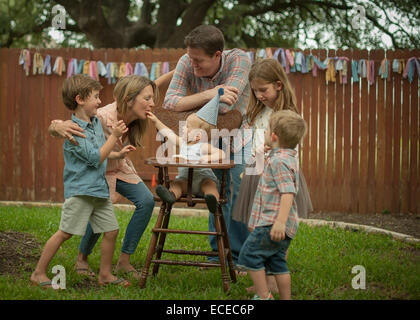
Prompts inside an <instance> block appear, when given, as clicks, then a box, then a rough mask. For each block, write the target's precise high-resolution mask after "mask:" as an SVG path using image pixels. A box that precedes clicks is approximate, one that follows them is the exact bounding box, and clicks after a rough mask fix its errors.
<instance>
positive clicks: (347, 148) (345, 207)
mask: <svg viewBox="0 0 420 320" xmlns="http://www.w3.org/2000/svg"><path fill="white" fill-rule="evenodd" d="M343 56H344V57H347V58H349V61H348V62H347V84H343V86H344V104H343V109H344V111H343V112H344V114H343V122H344V123H343V172H342V175H343V177H342V181H340V180H339V182H341V183H342V188H343V192H342V194H343V197H342V209H341V211H343V212H351V209H350V207H351V136H350V133H351V125H352V114H351V98H352V97H351V87H352V85H351V58H352V53H351V51H350V50H345V51H344V52H343ZM337 187H339V186H337Z"/></svg>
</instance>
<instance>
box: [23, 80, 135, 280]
mask: <svg viewBox="0 0 420 320" xmlns="http://www.w3.org/2000/svg"><path fill="white" fill-rule="evenodd" d="M101 89H102V86H101V84H100V83H99V82H97V81H95V80H93V79H91V78H89V77H88V76H85V75H75V76H72V77H70V78H68V79H66V80H65V81H64V83H63V91H62V96H63V102H64V104H65V105H66V107H67V108H68V109H70V110H71V111H72V113H73V114H72V120H73V121H74V122H75V123H77V124H78V125H79V126H80V127H81V128H83V129H84V134H85V135H86V138H80V137H77V136H75V137H74V138H75V139H76V142H77V145H75V144H74V143H71V142H69V140H66V141H65V142H64V145H63V151H64V162H65V165H64V175H63V181H64V198H65V202H64V204H63V208H62V212H61V221H60V227H59V230H58V231H57V232H56V233H55V234H54V235H53V236H52V237H51V238H50V239H49V240H48V241H47V243H46V244H45V247H44V250H43V251H42V254H41V258H40V259H39V261H38V264H37V266H36V269H35V271H34V272H33V273H32V275H31V282H32V283H33V284H34V285H39V286H41V287H51V280H50V279H49V278H48V276H47V269H48V265H49V263H50V261H51V260H52V258H53V257H54V255H55V254H56V252H57V250H58V249H59V248H60V246H61V245H62V243H63V242H64V241H66V240H68V239H70V238H71V237H72V235H74V234H76V235H80V236H82V235H84V233H85V231H86V226H87V224H88V222H90V223H91V225H92V228H93V231H94V232H95V233H104V236H103V239H102V244H101V263H100V271H99V276H98V282H99V284H100V285H105V284H117V285H122V286H124V287H127V286H129V285H130V283H129V282H128V281H125V280H123V279H118V278H117V277H115V276H114V275H112V273H111V267H112V257H113V254H114V247H115V241H116V239H117V235H118V222H117V219H116V217H115V214H114V209H113V206H112V202H111V200H110V199H109V190H108V184H107V182H106V179H105V170H106V163H107V160H106V158H107V157H108V156H117V155H111V150H112V148H113V147H114V145H115V143H116V142H117V139H119V138H120V137H121V136H122V135H123V134H124V133H125V132H127V130H128V129H127V128H126V126H125V124H124V122H123V121H119V122H118V124H117V126H116V127H115V128H114V129H113V132H112V135H111V136H110V137H109V138H108V140H106V141H105V136H104V133H103V130H102V126H101V123H100V121H99V119H98V118H97V117H96V112H97V109H98V107H99V106H100V104H101V100H100V99H99V91H100V90H101ZM126 152H127V151H126Z"/></svg>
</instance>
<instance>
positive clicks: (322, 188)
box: [315, 49, 327, 211]
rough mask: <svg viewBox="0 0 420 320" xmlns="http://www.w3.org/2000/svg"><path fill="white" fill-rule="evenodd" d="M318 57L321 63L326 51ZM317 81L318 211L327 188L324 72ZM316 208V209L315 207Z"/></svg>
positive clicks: (321, 52) (323, 205)
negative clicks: (318, 102)
mask: <svg viewBox="0 0 420 320" xmlns="http://www.w3.org/2000/svg"><path fill="white" fill-rule="evenodd" d="M319 57H320V59H321V61H324V59H325V58H326V50H324V49H323V50H320V51H319ZM318 78H319V79H320V80H319V101H320V104H319V151H318V152H319V162H318V167H319V171H318V177H319V179H318V188H316V193H318V201H319V202H318V204H317V206H318V209H317V211H319V210H321V209H325V208H327V188H326V185H327V184H326V181H327V179H326V174H325V173H326V154H325V153H326V149H327V148H326V118H327V109H326V108H327V106H326V88H327V85H326V82H325V71H320V70H318ZM315 208H316V207H315Z"/></svg>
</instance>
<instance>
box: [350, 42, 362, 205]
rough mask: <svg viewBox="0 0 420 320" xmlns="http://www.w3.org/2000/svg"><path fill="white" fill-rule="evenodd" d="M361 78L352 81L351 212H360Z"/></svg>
mask: <svg viewBox="0 0 420 320" xmlns="http://www.w3.org/2000/svg"><path fill="white" fill-rule="evenodd" d="M359 59H360V51H358V50H353V52H352V60H355V61H356V62H359ZM361 81H362V79H359V81H358V82H352V90H353V94H352V97H353V104H352V139H351V140H352V142H351V143H352V145H351V206H350V210H351V212H360V207H359V204H360V160H359V156H360V136H361V133H360V132H361V129H360V121H361V120H360V118H361V117H360V116H361V115H360V85H361V83H360V82H361Z"/></svg>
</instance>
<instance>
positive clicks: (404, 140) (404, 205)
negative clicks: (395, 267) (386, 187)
mask: <svg viewBox="0 0 420 320" xmlns="http://www.w3.org/2000/svg"><path fill="white" fill-rule="evenodd" d="M403 57H404V59H405V60H407V59H408V58H409V57H410V51H409V50H407V49H406V50H404V52H403ZM402 83H403V90H402V122H401V193H400V194H401V211H402V212H407V211H408V208H409V204H410V187H409V183H410V182H409V179H410V158H409V152H410V87H411V85H410V83H409V82H408V81H407V79H404V81H403V82H402Z"/></svg>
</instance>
